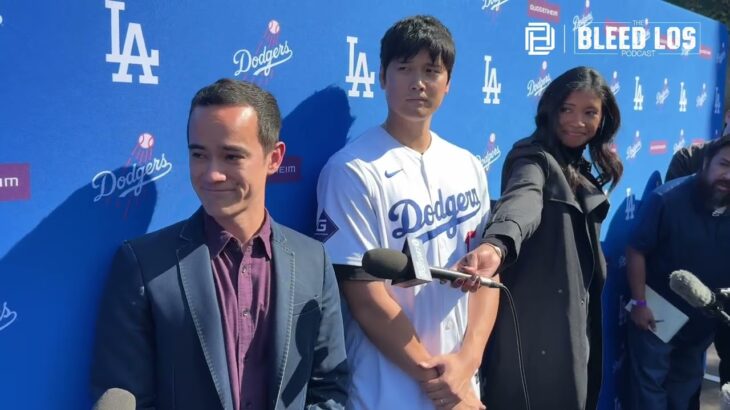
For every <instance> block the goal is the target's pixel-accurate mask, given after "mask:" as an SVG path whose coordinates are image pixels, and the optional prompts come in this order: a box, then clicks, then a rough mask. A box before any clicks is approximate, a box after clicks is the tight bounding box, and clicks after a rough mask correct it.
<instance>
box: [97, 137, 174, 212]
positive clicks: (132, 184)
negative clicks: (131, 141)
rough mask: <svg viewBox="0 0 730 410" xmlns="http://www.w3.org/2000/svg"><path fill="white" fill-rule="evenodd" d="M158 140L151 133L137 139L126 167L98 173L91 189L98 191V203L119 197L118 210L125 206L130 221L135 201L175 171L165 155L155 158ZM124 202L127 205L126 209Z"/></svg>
mask: <svg viewBox="0 0 730 410" xmlns="http://www.w3.org/2000/svg"><path fill="white" fill-rule="evenodd" d="M154 145H155V138H154V136H153V135H152V134H150V133H147V132H145V133H143V134H141V135H140V136H139V137H138V138H137V143H136V144H135V145H134V148H132V151H131V152H130V153H129V156H128V157H127V162H126V163H125V164H124V167H123V168H122V169H121V170H120V171H117V172H116V173H115V172H114V171H110V170H104V171H100V172H98V173H97V174H96V175H94V177H93V178H92V179H91V186H92V187H93V188H94V189H95V190H97V195H96V196H95V197H94V202H99V201H100V200H101V199H102V198H107V204H108V203H109V201H110V200H111V198H113V197H116V198H117V201H116V206H117V207H120V206H124V217H125V218H126V216H127V212H128V211H129V207H130V206H131V204H132V200H133V198H135V199H136V198H137V197H139V196H140V195H141V194H142V193H143V188H144V186H145V185H147V184H150V183H152V182H154V181H157V180H158V179H160V178H162V177H164V176H165V175H167V174H169V173H170V172H171V171H172V163H171V162H169V161H168V160H167V158H165V154H164V153H162V154H161V155H160V156H159V157H157V156H155V154H154ZM121 199H125V200H126V203H125V204H124V205H122V204H121V203H120V202H121V201H120V200H121Z"/></svg>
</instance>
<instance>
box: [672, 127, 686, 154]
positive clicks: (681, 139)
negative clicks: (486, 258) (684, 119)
mask: <svg viewBox="0 0 730 410" xmlns="http://www.w3.org/2000/svg"><path fill="white" fill-rule="evenodd" d="M685 145H687V141H685V139H684V129H681V130H679V140H677V142H675V143H674V145H673V146H672V152H673V153H675V154H676V153H677V151H679V150H681V149H682V148H684V146H685Z"/></svg>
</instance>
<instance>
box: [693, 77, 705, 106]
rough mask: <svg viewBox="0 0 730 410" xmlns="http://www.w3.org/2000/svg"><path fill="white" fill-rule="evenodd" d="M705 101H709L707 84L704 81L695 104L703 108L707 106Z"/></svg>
mask: <svg viewBox="0 0 730 410" xmlns="http://www.w3.org/2000/svg"><path fill="white" fill-rule="evenodd" d="M705 101H707V84H706V83H702V91H700V95H698V96H697V99H696V104H695V105H696V106H697V108H702V107H704V106H705Z"/></svg>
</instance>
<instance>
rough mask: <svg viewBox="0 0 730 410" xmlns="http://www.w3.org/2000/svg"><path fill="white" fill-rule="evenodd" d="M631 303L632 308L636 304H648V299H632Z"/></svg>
mask: <svg viewBox="0 0 730 410" xmlns="http://www.w3.org/2000/svg"><path fill="white" fill-rule="evenodd" d="M629 303H630V304H631V307H632V308H633V307H634V306H646V300H636V299H631V301H629Z"/></svg>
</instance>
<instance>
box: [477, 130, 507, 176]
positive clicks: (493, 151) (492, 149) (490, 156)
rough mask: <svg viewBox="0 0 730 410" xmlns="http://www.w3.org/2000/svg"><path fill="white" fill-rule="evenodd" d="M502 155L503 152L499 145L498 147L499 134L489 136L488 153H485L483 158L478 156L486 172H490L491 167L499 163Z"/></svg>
mask: <svg viewBox="0 0 730 410" xmlns="http://www.w3.org/2000/svg"><path fill="white" fill-rule="evenodd" d="M501 155H502V151H500V149H499V145H497V134H495V133H491V134H489V143H488V144H487V151H486V152H485V153H484V156H483V157H481V156H479V155H477V159H478V160H479V162H481V163H482V167H484V170H485V171H489V167H490V166H491V165H492V164H494V163H495V162H497V160H498V159H499V157H500V156H501Z"/></svg>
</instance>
